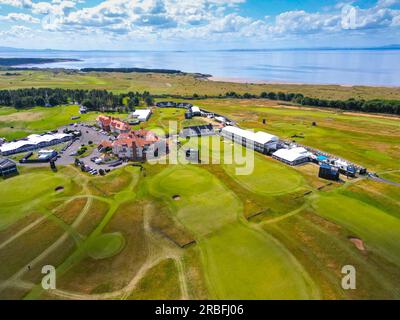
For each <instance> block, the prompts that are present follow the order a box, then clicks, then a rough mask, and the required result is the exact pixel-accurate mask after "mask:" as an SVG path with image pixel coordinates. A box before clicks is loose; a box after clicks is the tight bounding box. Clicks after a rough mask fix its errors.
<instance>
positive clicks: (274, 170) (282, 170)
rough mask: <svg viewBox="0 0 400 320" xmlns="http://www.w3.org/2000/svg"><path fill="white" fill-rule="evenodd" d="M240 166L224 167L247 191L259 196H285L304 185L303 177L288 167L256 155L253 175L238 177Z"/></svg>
mask: <svg viewBox="0 0 400 320" xmlns="http://www.w3.org/2000/svg"><path fill="white" fill-rule="evenodd" d="M240 167H241V166H239V165H223V168H224V169H225V171H226V172H227V173H228V174H229V175H230V176H231V177H232V178H233V179H235V180H236V181H237V182H239V183H240V184H241V185H243V186H245V187H246V189H248V190H250V191H253V192H256V193H259V194H268V195H271V194H283V193H288V192H292V191H295V190H296V189H298V188H300V187H301V186H302V185H304V183H305V182H304V179H303V177H302V176H301V175H300V174H299V173H298V172H296V171H295V170H294V169H292V168H290V167H289V166H287V165H284V164H280V163H276V162H274V161H272V160H271V159H268V158H265V157H262V156H260V155H257V154H256V155H255V157H254V169H253V171H252V172H251V174H248V175H237V172H236V169H237V168H240Z"/></svg>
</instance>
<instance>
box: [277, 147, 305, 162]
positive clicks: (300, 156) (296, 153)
mask: <svg viewBox="0 0 400 320" xmlns="http://www.w3.org/2000/svg"><path fill="white" fill-rule="evenodd" d="M310 156H311V153H310V152H308V151H307V150H306V149H305V148H303V147H295V148H292V149H279V150H278V151H276V152H274V153H273V154H272V157H273V158H275V159H277V160H279V161H282V162H284V163H287V164H289V165H291V166H295V165H298V164H301V163H304V162H308V161H309V160H310Z"/></svg>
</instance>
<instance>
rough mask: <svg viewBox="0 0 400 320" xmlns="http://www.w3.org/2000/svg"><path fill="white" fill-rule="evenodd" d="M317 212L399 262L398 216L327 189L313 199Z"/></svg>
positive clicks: (375, 249) (399, 221)
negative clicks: (323, 193) (325, 192)
mask: <svg viewBox="0 0 400 320" xmlns="http://www.w3.org/2000/svg"><path fill="white" fill-rule="evenodd" d="M313 206H314V207H315V209H316V212H318V213H319V214H320V215H321V216H323V217H325V218H328V219H330V220H333V221H335V222H337V223H338V224H340V225H342V226H344V227H345V228H347V229H348V230H349V231H351V232H353V233H354V236H358V237H360V238H361V239H362V240H363V241H364V242H365V245H366V247H367V250H374V251H375V253H376V254H378V255H383V256H384V257H386V258H387V259H389V260H391V261H392V262H394V263H396V264H397V265H399V266H400V220H399V219H397V218H395V217H393V216H391V215H389V214H387V213H386V212H385V211H383V210H380V209H378V208H377V207H374V206H372V205H369V204H367V203H364V202H362V201H359V200H356V199H353V198H350V197H347V196H344V195H341V194H339V193H337V192H331V193H329V194H326V195H322V194H321V196H320V197H318V198H316V199H315V201H314V203H313Z"/></svg>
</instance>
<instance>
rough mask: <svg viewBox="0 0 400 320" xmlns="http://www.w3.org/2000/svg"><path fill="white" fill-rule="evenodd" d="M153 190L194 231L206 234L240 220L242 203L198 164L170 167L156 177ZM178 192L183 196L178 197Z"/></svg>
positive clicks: (198, 233)
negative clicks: (175, 197)
mask: <svg viewBox="0 0 400 320" xmlns="http://www.w3.org/2000/svg"><path fill="white" fill-rule="evenodd" d="M149 190H150V193H151V194H152V195H154V196H156V197H159V198H162V199H163V200H164V201H166V202H167V203H168V204H169V205H170V207H171V208H172V211H173V212H175V213H176V215H177V218H178V219H179V220H180V221H181V222H182V223H183V224H184V225H185V226H186V227H187V228H188V229H190V230H191V231H192V232H194V233H195V234H197V235H204V234H207V233H209V232H212V231H215V230H217V229H218V228H220V227H222V226H223V225H225V224H227V223H230V222H233V221H236V220H237V217H238V214H239V213H240V212H241V203H240V202H239V201H238V199H237V198H236V196H235V195H234V194H233V193H232V192H230V191H229V190H228V189H226V188H225V186H224V185H223V184H221V183H220V181H219V180H218V179H217V178H215V177H214V176H213V175H211V174H210V173H208V171H206V170H203V169H201V168H199V167H195V166H180V165H176V166H170V167H168V168H167V169H164V170H163V171H162V172H161V173H159V174H158V175H157V176H155V177H154V178H153V179H152V181H151V183H150V187H149ZM175 195H178V196H179V197H180V199H179V200H178V201H177V200H174V199H173V197H174V196H175Z"/></svg>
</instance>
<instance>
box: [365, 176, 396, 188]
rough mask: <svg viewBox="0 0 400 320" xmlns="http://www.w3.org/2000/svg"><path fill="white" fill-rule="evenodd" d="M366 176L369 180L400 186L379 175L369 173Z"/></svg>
mask: <svg viewBox="0 0 400 320" xmlns="http://www.w3.org/2000/svg"><path fill="white" fill-rule="evenodd" d="M368 178H369V179H371V180H374V181H377V182H383V183H387V184H391V185H392V186H396V187H400V183H397V182H393V181H390V180H386V179H383V178H380V177H376V176H373V175H370V176H369V177H368Z"/></svg>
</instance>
